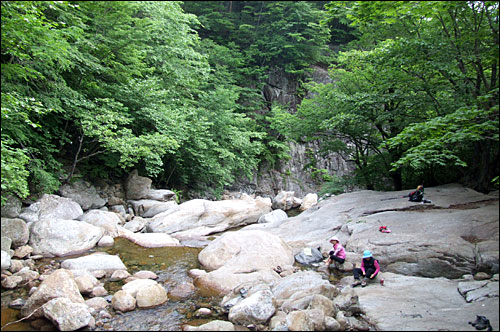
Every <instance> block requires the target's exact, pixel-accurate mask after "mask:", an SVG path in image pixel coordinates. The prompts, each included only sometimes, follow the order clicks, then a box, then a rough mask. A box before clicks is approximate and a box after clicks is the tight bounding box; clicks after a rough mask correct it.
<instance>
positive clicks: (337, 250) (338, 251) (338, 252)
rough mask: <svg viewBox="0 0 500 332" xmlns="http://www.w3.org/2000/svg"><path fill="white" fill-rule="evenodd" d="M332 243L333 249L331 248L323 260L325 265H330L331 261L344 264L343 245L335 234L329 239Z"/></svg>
mask: <svg viewBox="0 0 500 332" xmlns="http://www.w3.org/2000/svg"><path fill="white" fill-rule="evenodd" d="M329 242H330V243H331V244H332V245H333V250H331V251H330V252H329V253H328V255H329V256H330V257H328V259H326V260H325V261H324V262H325V263H326V266H330V264H332V263H333V262H335V265H337V263H338V264H344V262H345V249H344V247H343V246H342V245H341V244H340V240H339V239H338V237H336V236H332V237H331V238H330V241H329Z"/></svg>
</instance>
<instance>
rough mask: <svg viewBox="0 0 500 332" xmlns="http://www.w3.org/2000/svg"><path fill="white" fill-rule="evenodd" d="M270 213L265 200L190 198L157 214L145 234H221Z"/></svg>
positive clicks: (180, 235)
mask: <svg viewBox="0 0 500 332" xmlns="http://www.w3.org/2000/svg"><path fill="white" fill-rule="evenodd" d="M270 211H271V204H270V202H269V199H267V200H266V199H263V198H256V199H252V198H249V197H248V198H246V199H239V200H224V201H208V200H202V199H193V200H190V201H187V202H184V203H182V204H180V205H178V206H176V207H174V208H171V209H169V210H167V211H165V212H162V213H160V214H157V215H156V216H154V217H153V218H152V219H151V222H149V224H148V225H147V227H146V228H147V231H148V232H153V233H168V234H170V235H172V236H174V237H176V238H178V239H181V238H191V237H200V236H205V235H209V234H212V233H218V232H223V231H225V230H227V229H230V228H234V227H239V226H244V225H248V224H251V223H256V222H257V220H258V219H259V217H260V216H261V215H263V214H266V213H268V212H270Z"/></svg>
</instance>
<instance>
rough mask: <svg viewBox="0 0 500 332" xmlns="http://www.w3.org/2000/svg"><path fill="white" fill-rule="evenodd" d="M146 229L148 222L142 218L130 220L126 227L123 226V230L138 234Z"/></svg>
mask: <svg viewBox="0 0 500 332" xmlns="http://www.w3.org/2000/svg"><path fill="white" fill-rule="evenodd" d="M144 227H146V220H144V219H143V218H141V217H134V219H132V220H130V221H129V222H126V223H125V225H123V228H125V229H127V230H129V231H131V232H133V233H138V232H140V231H142V230H143V229H144Z"/></svg>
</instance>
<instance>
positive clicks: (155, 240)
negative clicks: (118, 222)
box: [119, 227, 180, 248]
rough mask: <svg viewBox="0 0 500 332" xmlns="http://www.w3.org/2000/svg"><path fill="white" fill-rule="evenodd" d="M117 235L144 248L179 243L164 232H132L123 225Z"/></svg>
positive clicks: (176, 244)
mask: <svg viewBox="0 0 500 332" xmlns="http://www.w3.org/2000/svg"><path fill="white" fill-rule="evenodd" d="M119 236H120V237H123V238H126V239H128V240H130V241H132V242H133V243H135V244H137V245H139V246H141V247H144V248H159V247H172V246H178V245H179V244H180V242H179V240H177V239H175V238H173V237H171V236H170V235H168V234H165V233H133V232H131V231H129V230H127V229H125V228H123V227H121V228H120V230H119Z"/></svg>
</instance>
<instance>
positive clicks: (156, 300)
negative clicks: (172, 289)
mask: <svg viewBox="0 0 500 332" xmlns="http://www.w3.org/2000/svg"><path fill="white" fill-rule="evenodd" d="M146 280H150V279H146ZM135 299H136V301H137V306H138V307H139V308H152V307H155V306H158V305H160V304H163V303H165V302H167V300H168V296H167V291H166V290H165V289H164V288H163V287H162V286H161V285H160V284H158V283H157V284H154V285H146V286H144V287H141V288H139V289H138V290H137V293H136V295H135Z"/></svg>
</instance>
